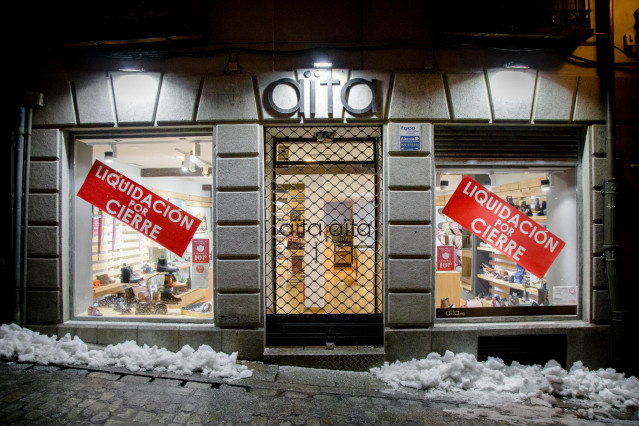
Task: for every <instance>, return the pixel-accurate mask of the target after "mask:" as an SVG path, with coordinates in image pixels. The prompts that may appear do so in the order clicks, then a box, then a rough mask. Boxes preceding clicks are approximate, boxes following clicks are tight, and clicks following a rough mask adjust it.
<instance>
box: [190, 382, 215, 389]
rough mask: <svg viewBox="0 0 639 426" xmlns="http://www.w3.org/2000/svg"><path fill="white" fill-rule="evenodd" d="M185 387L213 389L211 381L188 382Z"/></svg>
mask: <svg viewBox="0 0 639 426" xmlns="http://www.w3.org/2000/svg"><path fill="white" fill-rule="evenodd" d="M184 387H187V388H191V389H211V384H210V383H200V382H186V384H185V385H184Z"/></svg>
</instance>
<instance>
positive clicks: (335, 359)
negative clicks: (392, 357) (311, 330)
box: [264, 345, 386, 371]
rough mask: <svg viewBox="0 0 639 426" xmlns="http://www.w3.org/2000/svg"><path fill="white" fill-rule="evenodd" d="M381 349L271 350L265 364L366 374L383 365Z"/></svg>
mask: <svg viewBox="0 0 639 426" xmlns="http://www.w3.org/2000/svg"><path fill="white" fill-rule="evenodd" d="M385 356H386V354H385V352H384V348H382V347H378V346H339V347H330V346H328V345H327V346H306V347H270V348H266V349H265V350H264V363H266V364H275V365H289V366H296V367H307V368H321V369H329V370H346V371H368V370H369V369H370V368H372V367H379V366H380V365H382V364H383V363H384V359H385Z"/></svg>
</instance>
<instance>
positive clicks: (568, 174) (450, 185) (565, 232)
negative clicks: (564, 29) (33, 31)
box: [26, 69, 610, 365]
mask: <svg viewBox="0 0 639 426" xmlns="http://www.w3.org/2000/svg"><path fill="white" fill-rule="evenodd" d="M325 80H332V81H334V82H335V83H334V84H333V86H332V92H331V91H329V92H327V91H326V90H319V89H318V88H319V87H322V86H321V82H322V81H325ZM513 81H515V82H516V85H515V86H513ZM598 84H599V81H598V79H597V78H595V77H588V76H586V77H577V76H565V75H561V74H557V75H555V74H550V73H544V72H537V71H531V70H503V69H488V70H485V71H484V72H479V73H449V74H433V73H424V74H401V73H383V72H377V71H357V70H347V69H332V70H316V69H300V70H296V71H293V72H275V73H265V74H258V75H257V76H255V77H253V78H251V77H249V76H230V77H228V76H221V77H220V76H206V75H204V76H200V75H183V74H174V73H152V72H145V73H125V72H108V73H100V74H87V75H81V76H80V77H78V78H77V79H74V80H73V81H68V80H67V81H62V82H60V81H51V82H50V84H49V86H48V89H47V90H46V91H45V92H44V95H45V99H46V100H47V101H45V102H44V105H43V107H42V108H39V109H36V110H34V112H33V117H34V118H33V129H32V135H33V136H32V138H33V140H32V144H33V150H32V155H31V158H32V161H31V176H32V178H31V194H32V195H31V197H32V200H34V203H33V206H34V207H33V208H34V209H38V206H39V205H46V206H49V207H50V208H49V209H47V210H46V211H47V212H51V211H54V212H55V217H54V218H48V217H47V216H46V214H44V213H43V211H44V210H42V209H40V210H36V211H37V212H40V213H41V214H42V215H43V218H41V219H38V220H37V221H36V220H34V221H33V223H32V225H31V226H30V228H29V235H30V239H29V253H30V254H29V268H30V271H34V272H37V271H43V270H45V269H46V270H55V271H56V274H57V275H56V276H57V278H56V283H55V284H56V285H55V286H51V285H50V283H49V282H47V283H46V284H45V283H44V282H43V281H42V278H40V277H39V275H40V274H33V275H30V277H31V278H30V279H31V281H30V283H29V287H28V289H27V311H26V314H27V318H28V325H29V326H30V327H32V328H33V329H36V330H39V331H42V332H46V333H50V334H64V333H66V332H70V333H72V334H75V335H78V336H80V337H81V338H83V339H84V340H85V341H87V342H89V343H91V342H94V343H100V344H108V343H117V342H120V341H125V340H135V341H137V342H138V343H139V344H143V343H146V344H149V345H152V344H155V345H162V346H164V347H167V348H169V349H173V350H177V349H179V348H180V347H181V346H182V345H184V344H190V345H191V346H196V347H197V346H199V345H200V344H208V345H210V346H212V347H213V348H214V349H216V350H221V351H225V352H232V351H238V352H239V356H240V358H244V359H254V360H267V361H269V362H278V361H277V359H276V357H277V356H278V350H281V349H282V348H288V349H287V350H289V351H290V350H292V348H296V347H297V348H299V347H302V348H313V347H314V348H317V347H320V348H326V347H328V346H331V347H337V348H339V347H348V348H355V349H354V353H356V354H359V352H362V353H363V352H366V354H365V355H366V356H368V357H369V359H374V360H377V361H379V360H380V359H384V360H388V361H394V360H398V359H399V360H406V359H411V358H417V357H423V356H426V355H427V354H428V353H430V352H432V351H439V352H443V351H445V350H452V351H453V352H460V351H463V352H470V353H474V354H476V355H477V356H480V357H486V356H501V357H506V358H507V357H508V356H509V355H508V353H509V352H508V351H511V352H513V351H515V352H517V351H518V353H517V354H515V355H514V356H518V358H513V359H522V357H524V356H525V355H526V354H528V355H530V356H532V357H533V358H534V356H537V357H538V358H539V359H541V358H543V357H554V358H555V359H558V360H560V362H562V363H568V364H570V363H571V362H572V361H573V360H577V359H581V360H584V362H588V363H590V365H603V364H605V362H606V360H607V359H608V358H607V357H608V356H609V352H608V350H607V349H606V348H604V347H602V345H599V344H595V342H600V341H601V339H608V338H610V328H609V327H608V326H606V325H598V323H603V322H605V321H607V318H608V315H609V311H607V310H606V309H605V304H606V303H607V302H606V301H605V299H601V298H602V297H605V296H606V295H605V294H602V293H601V292H600V291H598V290H597V289H598V288H600V287H601V285H602V284H601V283H600V282H599V281H601V280H603V279H604V278H603V276H602V274H601V267H602V265H601V263H600V262H601V260H600V256H599V253H600V252H601V239H600V238H601V234H600V232H601V229H600V226H601V225H600V224H599V222H598V221H595V220H593V219H595V218H597V217H598V215H600V214H601V203H602V202H603V200H602V199H601V194H600V192H598V191H595V190H594V189H593V188H597V187H599V185H600V183H599V180H600V179H601V169H600V167H599V166H598V160H599V159H600V158H599V153H600V152H601V150H602V146H603V140H602V139H603V130H602V129H603V127H604V126H602V125H601V123H602V117H603V110H602V104H601V102H600V100H599V98H598V97H596V96H593V93H596V92H597V90H595V89H596V87H598ZM71 86H72V87H74V92H73V93H74V94H73V96H71V92H69V91H66V90H64V88H65V87H67V88H68V87H71ZM513 87H516V89H517V93H516V94H513V93H512V92H513ZM314 88H315V90H313V89H314ZM559 89H561V90H559ZM256 94H259V96H256ZM331 94H332V96H330V95H331ZM420 94H423V95H420ZM426 94H428V95H426ZM111 96H113V105H112V106H113V108H111ZM116 112H117V114H116ZM178 124H179V125H178ZM109 127H110V128H109ZM97 164H99V165H101V166H104V167H108V168H109V170H110V172H109V173H111V174H110V175H108V176H107V175H106V173H105V174H103V175H102V176H98V178H99V179H102V181H103V182H106V183H107V184H108V185H110V186H111V187H112V189H114V190H117V191H120V192H122V193H127V192H128V193H129V194H135V190H136V189H135V188H143V189H144V191H149V193H152V194H153V197H158V198H157V200H161V201H157V202H161V203H162V204H161V206H162V209H158V208H156V202H155V201H154V202H147V203H146V205H147V207H146V208H148V209H149V210H150V209H154V210H155V211H157V212H158V214H159V215H164V216H165V218H168V219H170V221H172V222H176V223H177V222H181V223H182V224H184V223H186V227H187V228H189V232H191V233H189V234H188V235H187V236H186V237H184V238H183V239H185V241H184V245H183V251H181V250H182V249H180V250H175V249H172V246H171V244H170V242H169V243H167V242H166V241H164V242H163V241H161V239H160V238H155V237H156V236H157V235H156V234H154V233H153V231H152V229H153V228H152V227H151V222H149V223H148V224H147V223H146V222H145V218H146V217H147V216H146V210H144V209H143V207H144V205H143V204H144V203H143V201H140V202H139V203H137V204H136V203H131V204H125V203H123V202H117V203H116V202H115V201H113V202H112V203H111V202H109V203H107V204H106V206H104V205H101V204H100V203H94V202H88V201H86V200H90V199H91V197H92V196H87V195H84V192H83V191H85V190H84V189H81V188H83V185H84V184H85V181H87V180H88V178H89V177H90V175H91V173H93V172H92V171H91V170H92V167H94V166H95V165H97ZM98 175H99V173H98ZM112 176H119V178H118V179H119V180H117V181H116V177H112ZM123 177H126V178H127V179H126V180H125V179H124V178H123ZM468 178H471V179H472V181H473V182H476V183H477V184H478V185H481V188H482V190H483V191H484V193H486V194H487V193H490V194H492V195H491V197H494V196H496V197H498V198H499V199H500V200H501V201H500V202H503V203H504V204H506V205H508V208H509V209H510V210H509V211H513V212H515V213H516V214H517V215H519V216H517V217H518V218H519V217H521V219H517V220H521V223H520V225H519V226H518V229H520V230H521V231H522V233H524V234H527V235H528V237H527V238H529V239H530V240H531V241H536V243H538V244H540V245H544V244H545V246H546V248H547V247H548V246H550V250H553V249H554V248H555V247H556V244H555V243H553V241H559V240H560V241H561V242H562V245H561V249H557V251H558V252H559V253H558V254H556V257H554V258H553V261H552V262H551V264H550V265H549V267H548V268H547V270H544V271H543V273H539V272H538V269H535V268H534V267H532V266H531V267H529V266H528V264H526V263H525V262H523V261H522V262H518V261H517V260H515V259H518V257H517V255H518V253H519V254H521V252H518V251H517V250H524V249H523V248H521V249H516V248H515V247H516V243H515V242H514V237H512V238H513V240H512V241H513V242H512V243H511V239H510V237H511V236H512V232H511V231H512V230H511V231H507V230H506V229H503V228H500V227H498V226H497V225H496V224H494V223H489V222H482V224H481V225H477V224H475V222H473V225H472V226H469V225H468V224H465V223H464V222H463V221H462V220H461V219H458V218H457V216H456V215H455V214H452V213H449V211H448V210H446V206H447V204H449V203H450V202H451V200H452V199H454V198H455V195H454V194H455V193H456V192H459V191H462V190H465V189H464V185H463V182H465V180H464V179H468ZM129 184H130V188H127V187H126V185H129ZM85 192H86V191H85ZM89 192H90V191H89ZM145 193H146V192H145ZM138 199H140V197H139V198H138ZM154 199H155V198H154ZM491 200H492V199H491ZM490 203H491V201H488V202H487V203H486V207H487V208H492V205H491V204H490ZM493 205H494V204H493ZM165 207H166V208H165ZM502 211H503V210H502ZM179 212H182V213H179ZM184 212H186V213H184ZM495 212H497V209H496V208H495ZM178 213H179V214H178ZM446 213H449V214H450V216H449V215H447V214H446ZM187 214H188V215H187ZM513 214H514V213H513ZM500 217H501V216H500ZM180 218H182V219H183V220H182V219H180ZM511 221H512V219H510V220H508V222H510V224H511V225H512V222H511ZM504 222H506V220H504ZM491 225H493V227H492V228H491ZM526 226H528V227H530V229H533V227H534V229H535V230H536V231H535V232H536V233H535V237H537V239H535V237H533V236H532V234H533V233H532V231H530V232H526ZM491 231H493V232H491ZM546 231H547V232H546ZM509 232H511V233H509ZM540 236H543V238H541V237H540ZM178 237H180V238H181V237H182V236H180V235H178V234H175V235H173V237H172V239H173V240H176V239H178ZM553 238H554V239H555V240H553ZM546 242H548V243H547V244H546ZM542 243H543V244H542ZM511 244H512V245H511ZM517 244H519V243H517ZM522 244H523V243H522ZM51 265H54V268H53V269H50V268H51ZM529 268H531V269H532V270H529ZM49 275H50V274H49ZM598 280H599V281H598ZM593 347H599V348H601V349H598V350H593ZM289 355H290V354H289ZM360 355H361V354H360ZM533 358H530V359H531V360H532V361H535V359H533ZM290 359H292V358H291V357H290V356H289V361H290ZM290 362H293V361H290Z"/></svg>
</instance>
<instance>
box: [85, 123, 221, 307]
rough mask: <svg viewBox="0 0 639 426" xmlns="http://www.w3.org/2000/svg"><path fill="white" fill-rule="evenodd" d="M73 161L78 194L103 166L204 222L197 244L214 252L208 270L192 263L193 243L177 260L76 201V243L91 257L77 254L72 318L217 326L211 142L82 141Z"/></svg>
mask: <svg viewBox="0 0 639 426" xmlns="http://www.w3.org/2000/svg"><path fill="white" fill-rule="evenodd" d="M75 157H76V158H75V161H76V177H75V185H76V191H77V189H79V185H81V184H82V182H83V180H84V178H85V177H86V175H87V172H88V168H89V167H90V166H91V164H93V162H94V161H95V160H99V161H101V162H103V163H105V164H107V165H108V166H109V167H111V168H113V169H115V170H116V171H118V172H120V173H122V174H123V175H125V176H126V177H128V178H129V179H131V180H133V181H135V182H136V183H138V184H139V185H141V186H143V187H145V188H147V189H148V190H150V191H152V192H153V193H155V194H157V195H159V196H160V197H162V198H164V199H165V200H168V201H169V202H170V203H172V204H174V205H176V206H177V207H179V208H181V209H183V210H186V211H187V212H188V213H190V214H192V215H193V216H195V217H197V218H198V219H200V220H201V223H200V225H199V227H198V228H197V230H196V232H195V235H194V236H193V239H197V242H198V244H197V246H198V247H197V250H198V252H200V254H201V253H202V252H204V251H206V250H208V251H209V255H208V256H207V259H208V262H206V263H202V262H201V261H198V262H197V263H196V262H194V258H193V253H192V250H193V244H191V243H190V244H189V245H188V247H187V249H186V251H185V252H184V254H182V255H181V256H178V255H177V254H175V253H172V252H171V251H169V250H167V249H166V248H164V247H162V246H161V245H159V244H158V243H157V242H155V241H154V240H153V239H150V238H148V237H146V236H145V235H143V234H141V233H139V232H137V231H136V230H135V229H134V228H132V227H130V226H129V225H127V224H125V223H123V222H122V221H120V220H116V219H114V218H113V217H111V216H110V215H109V214H107V213H106V212H105V211H103V210H100V209H98V208H96V207H94V206H91V205H90V204H89V203H87V202H85V201H83V200H80V199H77V200H76V203H75V208H76V228H75V229H76V232H75V234H76V235H75V236H74V239H75V242H76V244H77V245H78V246H79V247H84V248H86V250H79V251H76V259H75V261H76V268H75V272H76V276H77V277H78V279H76V280H75V288H74V291H73V311H74V314H75V316H77V317H96V318H98V317H103V318H119V319H124V318H138V319H139V318H140V317H141V316H143V317H145V318H166V317H172V318H173V319H175V318H179V317H186V318H189V319H193V318H203V319H212V318H213V304H212V299H213V286H212V268H211V261H210V259H211V256H210V250H211V241H212V231H211V214H212V211H211V205H212V204H211V183H212V179H211V167H212V164H211V161H212V138H211V137H210V136H208V137H207V136H186V137H158V138H153V139H146V138H144V139H142V138H128V139H127V138H122V139H117V140H116V139H100V138H84V139H83V138H79V139H77V140H76V155H75ZM83 172H84V173H83ZM83 229H91V232H82V231H81V230H83ZM206 240H208V241H206ZM207 243H208V244H207ZM207 247H208V248H207ZM198 260H201V256H200V259H198Z"/></svg>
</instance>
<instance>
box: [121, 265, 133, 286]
mask: <svg viewBox="0 0 639 426" xmlns="http://www.w3.org/2000/svg"><path fill="white" fill-rule="evenodd" d="M129 278H131V270H130V269H129V268H127V266H126V263H123V264H122V267H121V268H120V282H123V283H128V282H129Z"/></svg>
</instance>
